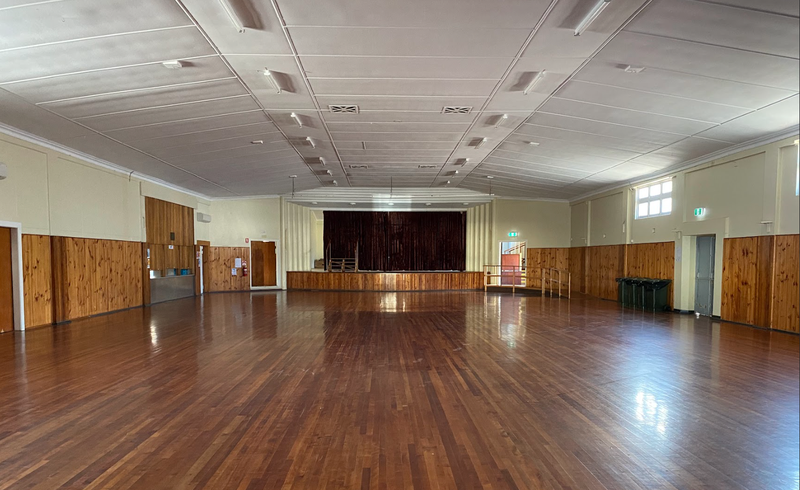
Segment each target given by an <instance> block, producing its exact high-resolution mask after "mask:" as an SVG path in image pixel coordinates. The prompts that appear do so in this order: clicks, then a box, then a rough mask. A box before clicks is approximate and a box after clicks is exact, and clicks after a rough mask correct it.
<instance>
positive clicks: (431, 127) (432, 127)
mask: <svg viewBox="0 0 800 490" xmlns="http://www.w3.org/2000/svg"><path fill="white" fill-rule="evenodd" d="M468 128H469V123H425V122H419V123H413V124H410V123H391V122H374V123H369V122H352V123H345V122H329V123H328V129H330V131H331V133H332V134H333V135H334V137H336V133H340V132H344V133H356V132H358V133H385V132H387V131H389V132H394V133H400V132H428V131H430V132H434V133H438V132H446V133H463V132H464V131H466V130H467V129H468Z"/></svg>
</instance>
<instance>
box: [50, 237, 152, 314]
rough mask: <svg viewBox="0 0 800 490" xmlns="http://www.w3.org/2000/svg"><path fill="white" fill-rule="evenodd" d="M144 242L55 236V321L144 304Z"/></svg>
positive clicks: (53, 260) (52, 242) (53, 261)
mask: <svg viewBox="0 0 800 490" xmlns="http://www.w3.org/2000/svg"><path fill="white" fill-rule="evenodd" d="M140 247H141V244H140V243H138V242H123V241H116V240H94V239H86V238H68V237H51V252H52V254H51V256H52V268H53V298H54V305H55V306H54V321H55V322H63V321H67V320H73V319H75V318H81V317H85V316H91V315H97V314H99V313H106V312H109V311H115V310H121V309H125V308H131V307H134V306H140V305H141V304H142V260H141V253H140Z"/></svg>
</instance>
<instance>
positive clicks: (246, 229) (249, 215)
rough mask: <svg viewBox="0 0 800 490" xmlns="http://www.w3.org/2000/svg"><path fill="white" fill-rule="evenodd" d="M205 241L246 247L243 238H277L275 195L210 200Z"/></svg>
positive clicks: (278, 219) (278, 207)
mask: <svg viewBox="0 0 800 490" xmlns="http://www.w3.org/2000/svg"><path fill="white" fill-rule="evenodd" d="M209 214H210V215H211V225H210V227H209V230H208V236H209V241H210V242H211V245H212V246H216V247H246V246H247V244H246V243H245V241H244V239H245V238H250V239H254V240H280V237H281V203H280V199H279V198H267V199H244V200H230V201H228V200H220V201H213V202H212V203H211V206H210V208H209Z"/></svg>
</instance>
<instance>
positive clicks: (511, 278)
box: [500, 254, 522, 286]
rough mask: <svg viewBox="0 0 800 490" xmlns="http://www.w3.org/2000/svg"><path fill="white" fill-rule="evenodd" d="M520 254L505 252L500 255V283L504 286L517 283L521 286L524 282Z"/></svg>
mask: <svg viewBox="0 0 800 490" xmlns="http://www.w3.org/2000/svg"><path fill="white" fill-rule="evenodd" d="M519 260H520V255H519V254H505V255H501V256H500V269H501V270H502V271H501V272H500V274H501V277H500V284H501V285H502V286H511V285H512V284H515V285H517V286H519V285H520V284H521V283H522V278H521V273H520V269H519Z"/></svg>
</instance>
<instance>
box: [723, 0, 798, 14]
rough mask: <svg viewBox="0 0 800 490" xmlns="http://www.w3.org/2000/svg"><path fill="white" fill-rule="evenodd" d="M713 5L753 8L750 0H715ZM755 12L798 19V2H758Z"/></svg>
mask: <svg viewBox="0 0 800 490" xmlns="http://www.w3.org/2000/svg"><path fill="white" fill-rule="evenodd" d="M715 3H720V4H725V5H731V6H736V7H742V8H749V9H752V8H753V2H752V0H715ZM757 10H761V11H763V12H773V13H776V14H784V15H790V16H793V17H798V16H800V2H795V1H794V0H759V1H758V7H757Z"/></svg>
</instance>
